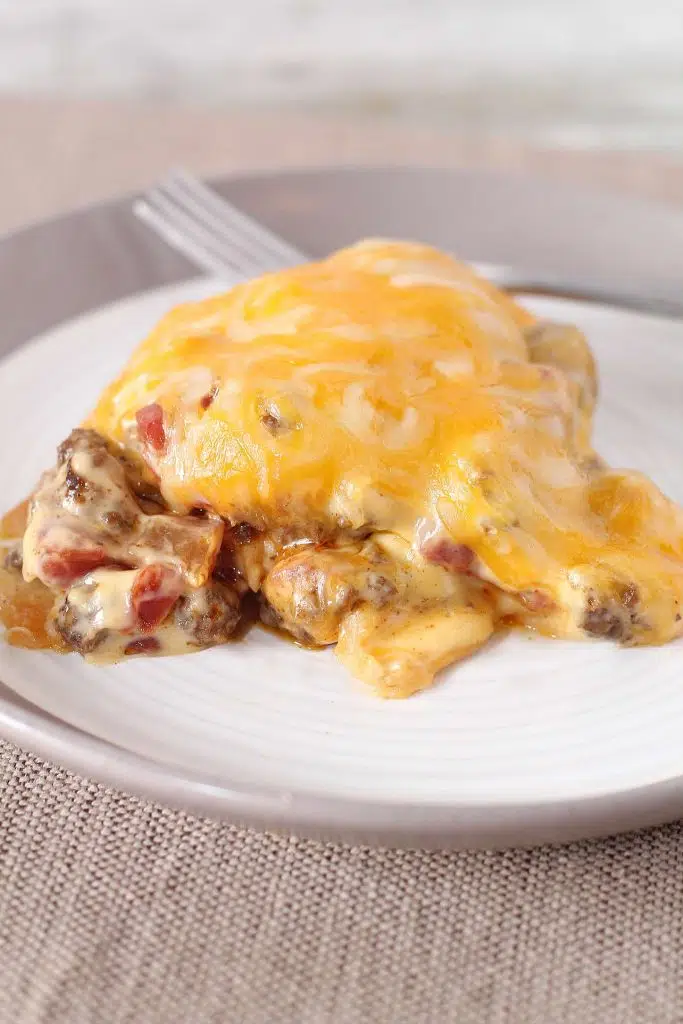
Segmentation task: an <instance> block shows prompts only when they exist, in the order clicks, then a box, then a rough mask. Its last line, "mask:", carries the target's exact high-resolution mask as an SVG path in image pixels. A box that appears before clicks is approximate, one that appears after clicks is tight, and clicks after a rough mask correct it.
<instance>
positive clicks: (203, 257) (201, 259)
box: [133, 199, 232, 277]
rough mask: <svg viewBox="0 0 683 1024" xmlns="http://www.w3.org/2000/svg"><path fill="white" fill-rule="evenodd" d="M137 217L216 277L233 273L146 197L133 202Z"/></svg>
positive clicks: (198, 265)
mask: <svg viewBox="0 0 683 1024" xmlns="http://www.w3.org/2000/svg"><path fill="white" fill-rule="evenodd" d="M133 212H134V214H135V216H136V217H138V218H139V219H140V220H141V221H143V222H144V223H145V224H147V225H148V227H151V228H152V230H153V231H154V232H155V233H156V234H157V235H159V237H160V238H163V240H164V241H165V242H166V243H167V244H168V245H170V246H171V248H172V249H175V250H176V251H177V252H179V253H181V254H182V255H183V256H185V258H186V259H189V260H190V262H191V263H194V264H195V266H197V267H199V268H200V269H201V270H205V271H206V272H207V273H208V274H211V275H212V276H214V275H215V276H216V277H224V276H225V275H226V274H228V275H229V274H230V273H232V268H231V267H229V266H228V265H227V263H225V262H224V261H223V260H216V259H215V258H214V257H213V256H212V255H211V254H210V253H208V252H207V250H206V249H205V248H204V246H202V245H198V244H197V243H196V242H195V241H194V240H193V239H190V238H188V236H187V234H186V233H185V232H183V231H180V230H179V229H178V228H176V227H174V226H173V225H172V224H171V223H169V221H168V219H167V218H166V217H165V216H164V214H163V213H160V212H159V211H158V210H156V209H155V207H154V206H152V205H151V204H150V203H149V202H148V201H147V200H146V199H137V200H136V201H135V202H134V204H133Z"/></svg>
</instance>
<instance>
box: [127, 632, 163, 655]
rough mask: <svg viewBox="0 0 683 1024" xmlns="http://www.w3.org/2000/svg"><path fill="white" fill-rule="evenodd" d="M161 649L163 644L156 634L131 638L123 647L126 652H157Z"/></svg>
mask: <svg viewBox="0 0 683 1024" xmlns="http://www.w3.org/2000/svg"><path fill="white" fill-rule="evenodd" d="M160 650H161V644H160V643H159V641H158V640H157V638H156V637H155V636H141V637H138V639H137V640H131V642H130V643H129V644H126V646H125V647H124V649H123V653H124V654H156V653H157V651H160Z"/></svg>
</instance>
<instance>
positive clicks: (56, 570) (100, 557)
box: [39, 548, 112, 587]
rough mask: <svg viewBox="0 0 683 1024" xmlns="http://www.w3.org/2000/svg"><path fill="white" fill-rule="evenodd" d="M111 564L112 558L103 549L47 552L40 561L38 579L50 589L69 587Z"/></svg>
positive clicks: (66, 549) (67, 549)
mask: <svg viewBox="0 0 683 1024" xmlns="http://www.w3.org/2000/svg"><path fill="white" fill-rule="evenodd" d="M111 564H112V558H111V556H110V555H108V554H107V552H106V551H105V550H104V548H75V549H69V548H65V549H64V550H62V551H49V550H48V551H46V552H45V553H44V554H43V555H42V556H41V559H40V565H39V578H40V579H41V580H42V582H43V583H46V584H47V585H48V586H50V587H70V586H71V585H72V583H75V582H76V580H78V579H80V578H81V577H82V576H85V575H87V573H89V572H92V571H93V570H94V569H101V568H102V566H104V565H111Z"/></svg>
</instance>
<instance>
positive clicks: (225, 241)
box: [152, 182, 288, 273]
mask: <svg viewBox="0 0 683 1024" xmlns="http://www.w3.org/2000/svg"><path fill="white" fill-rule="evenodd" d="M152 191H153V193H154V197H153V198H154V202H155V203H156V204H157V206H160V207H162V208H163V209H164V211H165V212H166V213H167V215H169V216H170V215H172V216H175V217H176V218H179V219H181V220H183V221H184V222H185V223H187V222H191V223H192V224H193V225H194V230H195V232H196V233H197V234H200V233H201V234H203V235H205V236H206V237H207V238H208V239H210V240H211V245H212V247H213V249H214V250H218V249H219V248H222V249H224V250H225V253H226V256H228V255H229V256H230V257H232V258H234V259H236V258H237V256H239V259H240V266H241V265H242V264H244V263H245V261H246V262H247V263H248V264H249V267H250V269H251V270H252V271H253V269H254V268H256V272H257V273H258V272H260V273H263V272H265V271H268V270H279V269H280V268H281V267H282V266H283V265H285V266H286V265H288V264H287V263H284V261H283V257H282V256H280V255H279V254H277V253H272V252H270V251H269V249H267V248H266V247H264V246H262V245H261V244H260V243H259V242H258V241H257V240H254V239H252V238H249V237H246V236H245V235H244V233H243V232H242V230H241V228H240V226H239V225H237V226H233V227H226V226H224V225H223V224H222V223H217V222H216V218H215V217H214V216H213V215H212V214H211V213H210V212H207V211H206V210H205V209H204V208H203V207H202V206H201V204H198V203H193V202H192V201H191V200H188V197H187V196H186V195H179V194H178V193H177V191H176V190H175V188H174V187H173V186H169V184H168V183H167V182H163V183H162V184H160V185H157V186H155V188H154V189H153V190H152Z"/></svg>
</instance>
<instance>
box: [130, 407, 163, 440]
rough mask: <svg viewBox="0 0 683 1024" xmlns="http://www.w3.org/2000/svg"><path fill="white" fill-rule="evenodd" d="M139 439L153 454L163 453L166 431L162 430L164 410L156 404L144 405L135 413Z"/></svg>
mask: <svg viewBox="0 0 683 1024" xmlns="http://www.w3.org/2000/svg"><path fill="white" fill-rule="evenodd" d="M135 419H136V420H137V424H138V435H139V436H140V439H141V440H142V441H143V442H144V443H145V444H147V445H149V447H150V448H152V449H153V450H154V451H155V452H163V450H164V448H165V447H166V430H165V428H164V410H163V409H162V408H161V406H160V405H159V403H158V402H152V404H151V405H145V406H144V407H143V408H142V409H138V411H137V412H136V413H135Z"/></svg>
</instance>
